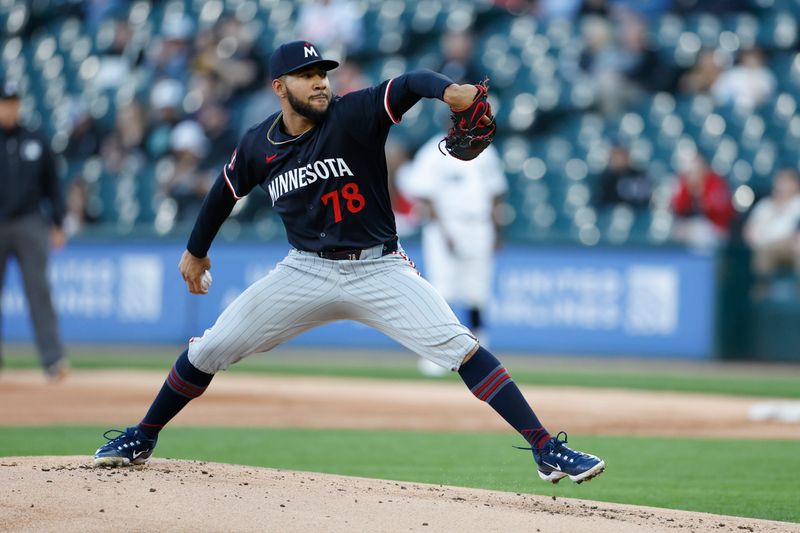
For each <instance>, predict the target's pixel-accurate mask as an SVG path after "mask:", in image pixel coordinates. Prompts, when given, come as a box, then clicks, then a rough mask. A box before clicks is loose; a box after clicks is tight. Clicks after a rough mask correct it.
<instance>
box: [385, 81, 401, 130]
mask: <svg viewBox="0 0 800 533" xmlns="http://www.w3.org/2000/svg"><path fill="white" fill-rule="evenodd" d="M393 81H394V80H389V83H387V84H386V92H385V93H384V94H383V107H385V108H386V113H387V114H388V115H389V119H390V120H391V121H392V122H393V123H395V124H400V121H399V120H397V119H396V118H394V115H393V114H392V110H391V109H389V88H390V87H391V86H392V82H393Z"/></svg>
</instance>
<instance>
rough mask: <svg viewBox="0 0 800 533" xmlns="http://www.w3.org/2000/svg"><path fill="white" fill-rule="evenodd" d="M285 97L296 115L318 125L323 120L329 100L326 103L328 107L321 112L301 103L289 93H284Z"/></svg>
mask: <svg viewBox="0 0 800 533" xmlns="http://www.w3.org/2000/svg"><path fill="white" fill-rule="evenodd" d="M286 96H287V97H288V100H289V105H290V106H292V109H294V112H295V113H297V114H298V115H301V116H304V117H306V118H307V119H308V120H310V121H311V122H313V123H314V124H319V123H320V122H322V121H323V120H324V119H325V116H326V115H327V114H328V108H329V107H330V100H329V101H328V105H327V106H325V109H324V110H323V111H319V110H317V109H314V108H313V107H311V105H309V104H307V103H305V102H301V101H300V100H299V99H297V98H295V96H294V95H293V94H292V92H291V91H286Z"/></svg>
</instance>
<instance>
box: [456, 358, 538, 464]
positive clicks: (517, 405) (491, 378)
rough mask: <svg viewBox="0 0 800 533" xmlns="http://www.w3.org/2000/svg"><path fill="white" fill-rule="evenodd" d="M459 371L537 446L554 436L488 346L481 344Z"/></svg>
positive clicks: (480, 395)
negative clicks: (487, 348) (484, 346)
mask: <svg viewBox="0 0 800 533" xmlns="http://www.w3.org/2000/svg"><path fill="white" fill-rule="evenodd" d="M458 375H459V376H461V379H462V380H464V383H466V385H467V387H469V389H470V391H472V394H474V395H475V397H476V398H478V399H479V400H481V401H484V402H486V403H488V404H489V405H490V406H492V409H494V410H495V411H497V412H498V414H499V415H500V416H502V417H503V418H504V419H505V421H506V422H508V423H509V424H511V427H513V428H514V429H516V430H517V431H519V433H520V434H521V435H522V436H523V437H524V438H525V440H526V441H528V443H529V444H530V445H531V446H532V447H533V448H541V447H542V446H544V445H545V444H546V443H547V441H548V440H550V433H548V432H547V430H546V429H544V427H542V424H541V423H540V422H539V419H538V418H536V414H535V413H534V412H533V410H532V409H531V407H530V406H529V405H528V402H527V401H525V398H524V397H523V396H522V393H521V392H520V390H519V388H517V385H516V383H514V381H513V380H512V379H511V376H510V375H509V374H508V371H507V370H506V369H505V367H504V366H503V365H502V363H500V361H498V360H497V358H495V356H493V355H492V354H491V353H490V352H489V351H488V350H486V349H485V348H483V347H479V348H478V351H477V352H475V355H473V356H472V358H471V359H470V360H469V361H467V362H466V363H464V364H463V365H461V368H459V369H458Z"/></svg>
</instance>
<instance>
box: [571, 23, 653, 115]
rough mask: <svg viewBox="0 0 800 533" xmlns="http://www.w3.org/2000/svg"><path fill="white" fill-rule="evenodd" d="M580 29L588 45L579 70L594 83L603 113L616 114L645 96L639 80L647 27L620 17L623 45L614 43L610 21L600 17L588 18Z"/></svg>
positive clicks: (581, 57) (583, 52) (649, 68)
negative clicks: (642, 95)
mask: <svg viewBox="0 0 800 533" xmlns="http://www.w3.org/2000/svg"><path fill="white" fill-rule="evenodd" d="M581 30H582V35H583V39H584V43H585V46H584V49H583V51H582V52H581V55H580V58H579V60H578V67H579V68H580V70H581V71H582V72H583V73H584V74H586V75H588V76H590V77H591V78H593V80H594V84H595V90H596V95H597V96H596V98H597V106H598V109H599V110H600V112H601V113H603V114H604V115H607V116H613V115H617V114H618V113H619V112H620V111H622V110H623V109H624V108H625V107H627V106H628V105H629V104H631V103H632V102H634V101H635V100H636V99H638V98H639V96H640V95H641V93H642V89H641V87H640V86H639V84H638V83H637V79H636V78H637V77H638V76H639V75H640V73H641V72H642V70H641V67H642V66H643V62H644V61H645V46H644V45H645V40H644V37H645V34H644V27H643V26H641V24H640V21H638V20H636V19H634V18H633V17H623V18H621V19H620V36H623V37H624V39H622V40H621V41H620V42H616V41H615V40H614V34H613V27H612V25H611V22H610V21H609V20H606V19H604V18H601V17H596V16H588V17H585V18H584V19H583V22H582V27H581ZM651 69H652V65H649V66H648V69H647V70H648V72H652V70H651Z"/></svg>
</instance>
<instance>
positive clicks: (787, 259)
mask: <svg viewBox="0 0 800 533" xmlns="http://www.w3.org/2000/svg"><path fill="white" fill-rule="evenodd" d="M798 224H800V175H798V173H797V170H795V169H792V168H787V169H783V170H781V171H779V172H778V173H776V174H775V177H774V178H773V180H772V194H771V195H770V196H768V197H766V198H762V199H761V200H759V202H758V203H757V204H756V206H755V207H754V208H753V211H752V212H751V213H750V217H749V218H748V219H747V222H746V223H745V226H744V231H743V237H744V241H745V242H746V243H747V245H748V246H749V247H750V248H751V249H752V251H753V272H754V273H755V275H756V281H757V285H756V293H757V294H759V295H764V294H765V292H766V289H767V287H766V284H767V282H768V281H769V278H770V277H771V276H772V275H773V274H775V272H776V271H777V270H778V269H779V268H781V267H789V268H793V269H794V270H795V271H796V272H797V273H798V276H800V256H798V250H797V249H795V240H796V239H797V236H798V232H797V229H798Z"/></svg>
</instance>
